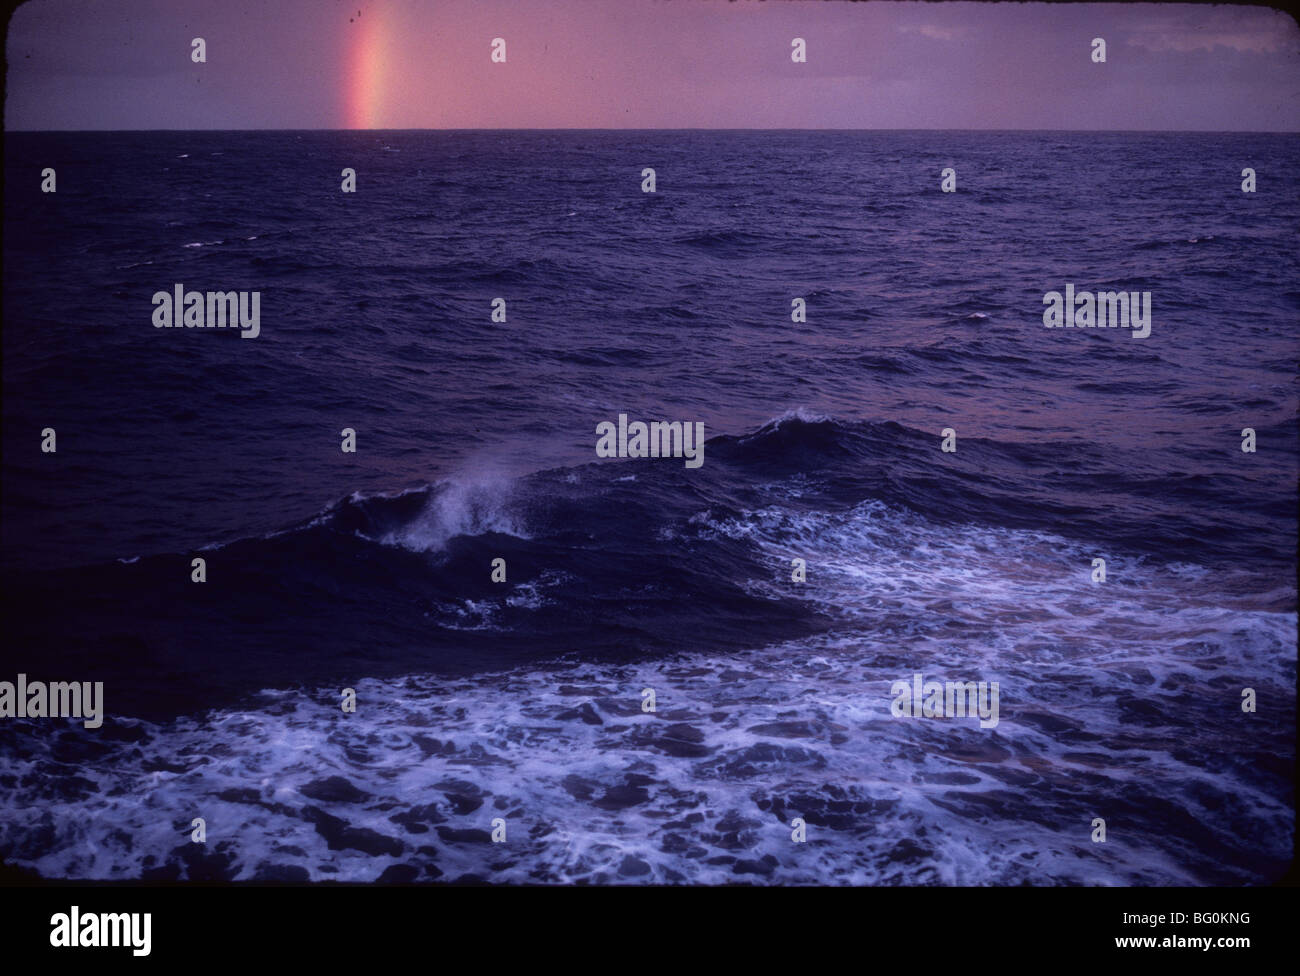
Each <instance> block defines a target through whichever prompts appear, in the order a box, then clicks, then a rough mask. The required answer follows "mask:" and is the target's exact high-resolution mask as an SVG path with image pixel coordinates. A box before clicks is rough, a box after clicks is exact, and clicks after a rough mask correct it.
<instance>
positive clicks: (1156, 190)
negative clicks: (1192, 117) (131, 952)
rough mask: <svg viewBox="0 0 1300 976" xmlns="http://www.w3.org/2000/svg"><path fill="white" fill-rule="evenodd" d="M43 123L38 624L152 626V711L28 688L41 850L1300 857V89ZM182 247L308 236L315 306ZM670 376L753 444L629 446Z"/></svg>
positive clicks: (8, 284)
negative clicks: (36, 713)
mask: <svg viewBox="0 0 1300 976" xmlns="http://www.w3.org/2000/svg"><path fill="white" fill-rule="evenodd" d="M5 142H6V150H5V203H4V219H5V224H4V232H5V234H4V334H3V340H4V353H5V356H4V407H3V422H4V436H3V474H4V480H3V497H2V514H3V537H2V542H3V545H2V546H0V576H2V580H3V586H4V591H5V594H6V603H7V606H8V609H7V613H6V631H7V634H8V637H7V640H6V645H5V649H4V651H3V652H0V658H2V663H3V667H0V680H9V681H13V680H14V675H16V674H17V673H19V672H24V673H27V674H28V675H29V677H30V678H32V679H37V678H43V679H46V680H102V681H104V682H105V701H106V708H107V711H108V714H109V718H108V720H107V721H106V722H105V724H104V727H103V728H102V729H99V730H85V729H83V728H82V727H81V724H80V723H79V722H73V721H64V720H49V719H47V720H17V719H6V720H4V721H5V726H4V732H3V735H0V786H3V787H4V792H5V793H6V795H7V796H8V799H7V800H6V801H5V804H6V810H5V811H4V815H3V818H2V819H3V822H2V825H0V857H4V858H5V859H6V860H8V861H10V862H13V863H16V864H18V865H20V866H23V867H26V868H31V869H34V870H36V871H38V872H40V873H42V874H45V875H47V876H51V877H96V878H109V877H112V878H137V877H153V878H171V877H180V878H191V879H195V878H203V877H220V878H240V879H247V878H255V877H260V878H274V877H280V878H291V879H292V878H299V879H306V878H310V879H313V880H323V879H327V878H341V879H354V880H372V879H376V878H380V877H383V878H385V879H388V880H393V879H405V878H408V877H414V878H418V879H425V880H432V879H440V880H456V879H459V878H467V877H468V878H486V879H489V880H494V881H515V882H518V881H525V882H527V881H542V882H548V883H549V882H561V881H568V882H597V883H599V882H603V881H628V882H633V883H635V882H647V881H651V882H662V881H670V882H672V881H692V882H720V881H729V880H748V881H755V882H758V883H835V884H841V883H859V884H860V883H871V884H934V883H939V884H945V883H947V884H951V883H957V884H972V883H975V884H983V883H994V884H1018V883H1022V882H1026V881H1027V882H1029V883H1037V884H1050V883H1085V884H1159V883H1179V884H1222V883H1228V884H1239V883H1260V882H1265V881H1268V880H1270V879H1272V878H1274V877H1276V876H1277V875H1278V874H1280V872H1281V871H1282V870H1283V869H1284V868H1285V866H1286V865H1287V864H1288V863H1289V861H1290V857H1291V850H1292V837H1293V834H1294V793H1293V787H1292V785H1291V779H1292V774H1293V769H1294V757H1295V749H1294V731H1295V706H1294V690H1295V659H1296V638H1295V627H1296V581H1295V555H1294V552H1295V546H1296V526H1297V521H1296V502H1297V471H1298V459H1300V439H1298V433H1297V430H1298V428H1297V387H1296V377H1297V363H1298V362H1300V331H1297V324H1298V323H1297V318H1298V316H1300V285H1297V275H1296V271H1297V267H1296V258H1295V254H1296V253H1297V251H1296V245H1297V230H1298V229H1300V178H1298V177H1297V176H1296V175H1295V172H1294V166H1293V162H1294V159H1295V156H1296V150H1297V148H1300V138H1297V137H1295V136H1282V135H1276V136H1270V135H1244V134H1232V135H1227V134H1225V135H1212V134H1207V135H1202V134H1197V135H1190V134H1118V133H1117V134H1097V133H1077V134H1073V133H980V134H975V133H935V132H925V133H921V132H915V133H909V132H881V133H843V132H811V133H809V132H799V133H796V132H727V133H721V132H699V131H691V132H653V133H651V132H646V133H623V132H563V133H559V132H536V133H487V132H479V133H423V132H386V133H341V132H340V133H319V132H302V133H293V132H288V133H122V134H7V135H6V140H5ZM46 166H49V167H53V168H55V169H56V171H57V174H58V176H57V178H58V191H57V193H54V194H43V193H41V192H40V172H41V170H42V169H43V168H44V167H46ZM647 166H648V167H653V168H654V169H655V170H656V176H657V184H658V185H657V192H656V193H654V194H645V193H642V192H641V189H640V185H641V171H642V169H643V168H645V167H647ZM948 166H952V167H954V168H955V169H956V170H957V174H958V192H957V193H955V194H945V193H941V192H940V191H939V173H940V170H942V169H944V168H945V167H948ZM1247 166H1250V167H1252V168H1254V169H1255V170H1256V172H1257V173H1258V174H1259V177H1258V179H1259V190H1258V192H1257V193H1254V194H1246V193H1243V192H1242V191H1241V188H1240V185H1241V176H1240V173H1241V170H1242V169H1243V168H1245V167H1247ZM344 167H353V168H355V169H356V171H357V187H358V192H357V193H355V194H344V193H341V192H340V189H339V186H340V181H341V177H340V171H341V170H342V169H343V168H344ZM178 282H179V283H182V284H183V285H184V286H185V287H186V289H193V290H200V291H206V290H221V291H229V290H248V291H252V290H257V291H260V293H261V325H260V328H261V332H260V335H259V336H258V337H257V338H256V339H251V340H249V339H241V338H240V337H239V335H238V334H237V333H235V332H231V331H224V330H190V329H175V330H173V329H155V328H153V326H152V324H151V316H152V312H153V307H152V305H151V302H150V299H151V296H152V295H153V293H154V292H156V291H160V290H161V291H168V292H170V291H171V290H172V288H173V286H174V285H175V284H176V283H178ZM1067 282H1068V283H1073V284H1074V285H1075V286H1076V288H1078V289H1079V290H1084V289H1089V290H1094V291H1095V290H1104V289H1119V288H1122V289H1125V290H1133V291H1150V292H1151V294H1152V305H1153V322H1152V326H1151V335H1150V336H1149V337H1147V338H1145V339H1135V338H1134V337H1133V336H1132V335H1130V334H1129V332H1128V331H1127V330H1122V329H1106V330H1056V329H1046V328H1044V327H1043V321H1042V311H1043V296H1044V294H1045V293H1046V292H1049V291H1053V290H1057V291H1060V290H1063V289H1064V287H1065V285H1066V283H1067ZM497 297H502V298H505V299H506V302H507V321H506V322H505V323H494V322H492V321H491V302H492V300H493V299H494V298H497ZM795 297H802V298H805V299H806V301H807V308H808V315H807V318H808V320H807V322H806V323H801V324H796V323H794V322H792V321H791V316H790V308H791V304H790V303H791V299H792V298H795ZM619 413H626V414H628V415H629V417H630V419H632V420H645V421H650V420H666V421H692V422H694V421H699V422H703V424H704V425H705V432H706V436H707V437H708V441H707V443H706V447H705V452H704V464H703V466H702V467H700V468H698V469H689V468H687V467H685V465H684V464H683V462H682V460H681V459H663V460H650V459H641V460H635V459H634V460H598V459H597V458H596V455H595V443H596V425H597V424H599V423H601V422H602V421H610V420H616V419H617V416H618V414H619ZM46 427H53V428H55V429H56V431H57V438H58V451H57V453H56V454H44V453H42V452H41V450H40V443H41V431H42V429H43V428H46ZM345 427H351V428H353V429H354V430H355V431H356V432H357V452H356V453H355V454H345V453H342V452H341V451H340V440H341V437H340V431H341V430H342V429H343V428H345ZM947 427H952V428H954V429H955V430H956V432H957V437H958V450H957V452H956V453H955V454H947V453H943V452H942V451H941V450H940V432H941V431H942V430H943V429H944V428H947ZM1244 427H1251V428H1253V429H1254V430H1255V431H1256V433H1257V439H1258V451H1257V452H1256V453H1253V454H1246V453H1243V452H1242V451H1241V449H1240V445H1241V431H1242V429H1243V428H1244ZM195 555H202V556H203V557H205V558H206V560H207V563H208V581H207V582H206V583H203V584H195V583H192V582H190V560H191V559H192V558H193V557H194V556H195ZM497 557H500V558H504V559H505V560H506V563H507V566H508V580H507V582H505V583H494V582H492V580H491V579H490V575H489V573H490V563H491V560H492V559H494V558H497ZM1096 557H1101V558H1104V559H1105V560H1106V563H1107V581H1106V582H1105V583H1094V582H1093V581H1092V579H1091V572H1092V570H1091V566H1092V560H1093V559H1094V558H1096ZM793 558H801V559H804V560H806V562H807V566H808V575H807V581H806V582H804V583H793V582H791V580H790V565H791V560H792V559H793ZM915 672H923V673H924V675H925V677H926V679H935V680H941V681H942V680H961V681H966V680H973V681H997V682H999V684H1000V688H1001V715H1000V721H999V724H998V725H997V726H996V728H990V729H981V728H980V727H979V726H978V724H975V723H973V722H971V721H969V720H965V719H952V720H943V719H914V720H908V719H899V718H895V717H893V716H892V715H891V712H890V704H891V700H892V698H891V694H890V688H891V684H892V682H894V681H896V680H899V679H904V680H907V679H910V677H911V675H912V674H913V673H915ZM344 687H352V688H355V689H356V690H357V692H358V696H359V705H358V711H357V712H356V713H355V714H344V713H343V712H341V710H340V709H339V707H338V701H339V693H340V690H341V689H342V688H344ZM1246 687H1249V688H1253V689H1254V690H1255V692H1256V694H1257V696H1258V701H1259V706H1258V711H1256V712H1255V713H1243V712H1242V711H1241V708H1240V701H1241V691H1242V689H1243V688H1246ZM645 688H653V689H655V692H656V698H657V710H656V711H655V712H654V713H647V712H643V711H642V708H641V703H642V690H643V689H645ZM195 816H204V817H206V818H207V819H208V820H209V823H210V824H213V823H218V824H220V825H221V827H220V830H217V829H214V828H212V827H210V828H209V829H210V834H209V842H208V844H207V845H205V846H200V845H192V844H188V843H185V841H186V840H187V838H188V833H189V823H190V820H191V818H192V817H195ZM495 817H502V818H504V819H506V821H507V822H508V824H509V831H510V833H509V841H508V843H507V844H506V845H505V846H502V845H495V844H491V843H489V842H487V834H486V833H485V832H486V831H488V830H490V829H491V828H490V821H491V820H492V819H493V818H495ZM794 817H803V818H805V819H806V821H807V823H808V825H809V843H808V844H806V845H797V844H794V843H792V842H791V840H790V827H789V822H790V820H791V819H792V818H794ZM1095 817H1101V818H1104V819H1106V820H1107V823H1108V829H1109V831H1110V835H1109V838H1108V840H1107V842H1106V843H1105V844H1095V843H1093V842H1092V841H1091V834H1092V827H1091V823H1092V821H1093V819H1094V818H1095ZM196 851H197V852H198V853H196ZM385 872H387V873H385Z"/></svg>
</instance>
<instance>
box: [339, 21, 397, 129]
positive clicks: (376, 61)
mask: <svg viewBox="0 0 1300 976" xmlns="http://www.w3.org/2000/svg"><path fill="white" fill-rule="evenodd" d="M377 7H378V5H377V4H371V5H369V6H367V7H366V8H364V10H365V12H364V15H363V16H361V17H358V18H357V19H356V20H355V21H353V22H352V23H350V24H348V30H349V32H350V33H351V37H350V40H349V44H350V47H349V49H348V58H347V71H346V75H345V77H346V79H347V80H346V82H345V85H346V91H345V93H344V115H345V117H346V125H347V128H349V129H380V128H383V125H382V121H383V110H384V69H385V61H386V60H387V55H388V52H389V44H388V40H389V38H388V33H389V32H388V30H387V28H386V25H385V24H384V18H383V16H382V14H381V12H380V10H379V9H377Z"/></svg>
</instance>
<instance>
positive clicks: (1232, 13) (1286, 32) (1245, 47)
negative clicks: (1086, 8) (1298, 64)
mask: <svg viewBox="0 0 1300 976" xmlns="http://www.w3.org/2000/svg"><path fill="white" fill-rule="evenodd" d="M1125 31H1126V32H1127V33H1128V35H1129V36H1128V37H1127V38H1126V43H1127V44H1128V45H1129V46H1130V47H1140V48H1145V49H1146V50H1148V51H1177V52H1179V53H1187V52H1190V51H1212V50H1214V49H1215V48H1216V47H1222V48H1227V49H1229V50H1233V51H1239V52H1244V53H1248V54H1274V53H1277V52H1279V51H1285V50H1296V49H1300V27H1298V26H1297V24H1296V22H1295V21H1294V20H1292V19H1291V17H1289V16H1288V15H1287V14H1285V13H1283V12H1282V11H1280V10H1268V9H1264V8H1260V7H1251V8H1244V9H1243V8H1235V9H1230V10H1224V9H1216V10H1212V11H1205V10H1203V9H1202V10H1200V11H1197V14H1196V16H1195V17H1194V19H1193V18H1192V17H1191V16H1189V15H1186V14H1181V15H1180V14H1172V15H1171V16H1168V17H1164V16H1161V17H1156V18H1152V19H1149V20H1138V21H1134V22H1133V23H1132V24H1128V25H1125Z"/></svg>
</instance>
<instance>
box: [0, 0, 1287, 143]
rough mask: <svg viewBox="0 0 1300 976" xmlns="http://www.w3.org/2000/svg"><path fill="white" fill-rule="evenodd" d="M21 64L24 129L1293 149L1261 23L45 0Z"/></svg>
mask: <svg viewBox="0 0 1300 976" xmlns="http://www.w3.org/2000/svg"><path fill="white" fill-rule="evenodd" d="M358 11H360V16H358ZM193 37H203V38H204V40H205V41H206V42H207V58H208V60H207V63H206V64H194V63H192V62H191V60H190V41H191V38H193ZM494 37H503V38H505V40H506V45H507V48H506V51H507V60H506V63H505V64H493V63H492V62H491V61H490V58H489V53H490V47H489V46H490V43H491V41H492V39H493V38H494ZM794 37H802V38H804V39H806V41H807V46H808V62H807V63H806V64H794V63H793V62H792V61H791V59H790V51H791V46H790V42H791V39H792V38H794ZM1094 37H1102V38H1105V40H1106V44H1107V63H1105V64H1094V63H1093V62H1092V61H1091V59H1090V51H1091V47H1090V42H1091V40H1092V38H1094ZM6 45H7V49H6V54H7V57H8V76H7V79H6V80H7V95H6V99H5V106H4V112H5V115H4V125H5V128H6V129H11V130H14V129H261V128H272V129H279V128H327V129H334V128H352V127H363V128H364V127H371V128H678V127H680V128H692V127H699V128H850V129H857V128H865V129H869V128H923V129H924V128H940V129H985V128H988V129H1202V130H1205V129H1210V130H1271V131H1297V130H1300V27H1297V25H1296V23H1295V22H1294V21H1293V20H1292V19H1291V18H1290V17H1288V16H1286V15H1285V14H1282V13H1280V12H1278V11H1275V10H1271V9H1269V8H1267V7H1228V6H1206V5H1181V4H1180V5H1158V4H1078V5H1058V4H1012V3H999V4H980V3H924V4H922V3H847V2H793V0H768V2H765V3H759V2H754V0H741V2H736V3H726V2H720V0H451V2H437V0H268V2H259V0H248V2H243V0H94V2H90V0H30V2H28V3H27V4H25V5H23V6H22V7H20V8H18V10H17V12H16V13H15V14H14V16H13V18H12V20H11V21H10V24H9V32H8V35H7V39H6Z"/></svg>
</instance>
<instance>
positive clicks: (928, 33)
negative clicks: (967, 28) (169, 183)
mask: <svg viewBox="0 0 1300 976" xmlns="http://www.w3.org/2000/svg"><path fill="white" fill-rule="evenodd" d="M898 32H899V33H900V34H920V35H921V36H922V37H928V38H930V40H932V41H955V40H956V39H957V38H958V37H960V36H961V31H960V30H958V29H957V28H955V27H939V26H937V25H935V24H906V25H904V26H902V27H900V28H898Z"/></svg>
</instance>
